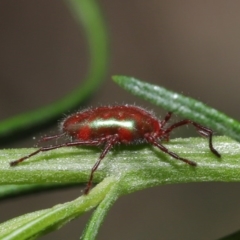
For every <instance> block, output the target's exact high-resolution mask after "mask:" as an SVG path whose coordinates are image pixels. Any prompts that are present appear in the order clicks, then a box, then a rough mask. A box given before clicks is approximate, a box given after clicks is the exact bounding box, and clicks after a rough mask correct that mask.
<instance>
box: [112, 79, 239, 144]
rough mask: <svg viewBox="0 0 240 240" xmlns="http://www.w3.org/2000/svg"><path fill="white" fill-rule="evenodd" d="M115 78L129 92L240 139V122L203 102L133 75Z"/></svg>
mask: <svg viewBox="0 0 240 240" xmlns="http://www.w3.org/2000/svg"><path fill="white" fill-rule="evenodd" d="M113 80H114V81H115V82H116V83H118V84H119V85H120V86H122V87H123V88H125V89H126V90H128V91H129V92H131V93H133V94H135V95H137V96H139V97H141V98H143V99H146V100H148V101H150V102H151V103H153V104H155V105H157V106H160V107H162V108H164V109H166V110H168V111H171V112H174V113H176V114H178V115H180V116H182V117H185V118H189V119H191V120H193V121H196V122H198V123H201V124H203V125H205V126H208V127H210V128H212V129H215V130H216V131H217V132H218V133H222V134H224V135H226V136H229V137H232V138H234V139H235V140H237V141H240V123H239V122H238V121H236V120H234V119H232V118H230V117H228V116H226V115H225V114H223V113H221V112H220V111H217V110H215V109H213V108H211V107H209V106H207V105H205V104H204V103H202V102H199V101H196V100H195V99H192V98H189V97H185V96H183V95H181V94H179V93H175V92H172V91H169V90H167V89H165V88H163V87H159V86H156V85H152V84H149V83H145V82H142V81H139V80H137V79H135V78H133V77H126V76H114V77H113Z"/></svg>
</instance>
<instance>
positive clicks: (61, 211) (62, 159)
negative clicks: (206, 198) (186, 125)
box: [0, 137, 240, 239]
mask: <svg viewBox="0 0 240 240" xmlns="http://www.w3.org/2000/svg"><path fill="white" fill-rule="evenodd" d="M164 145H165V146H166V147H167V148H169V149H170V150H171V151H173V152H175V153H177V154H179V155H180V156H182V157H185V158H188V159H190V160H193V161H196V162H197V164H198V166H197V167H191V166H189V165H187V164H185V163H183V162H181V161H178V160H176V159H173V158H171V157H170V156H169V155H167V154H165V153H163V152H161V151H159V150H158V149H156V148H153V147H149V146H146V145H143V146H126V147H125V146H120V147H118V148H117V149H116V150H115V151H111V152H110V153H109V154H108V155H107V156H106V158H105V159H104V161H103V162H102V163H101V165H100V167H99V169H98V170H97V171H96V173H95V175H94V182H95V183H99V184H97V186H96V187H94V189H92V190H91V191H90V193H89V195H88V196H82V197H80V198H79V199H85V202H81V201H82V200H79V199H77V200H74V201H72V202H69V203H65V204H62V205H57V206H55V207H53V208H51V209H47V210H42V211H38V212H36V213H32V214H29V215H28V214H27V215H24V216H21V217H19V218H16V219H13V220H10V221H8V222H6V223H3V224H1V225H0V233H2V235H0V238H1V239H25V238H26V236H27V237H32V236H38V235H39V236H40V235H42V234H45V233H47V232H49V231H52V230H54V229H56V228H58V227H60V226H62V225H63V224H65V223H66V222H68V221H69V220H71V219H73V218H76V217H78V216H79V215H80V214H82V213H83V212H86V211H88V210H90V209H91V208H92V207H95V206H97V205H98V204H100V205H99V207H98V208H97V209H96V211H95V212H94V214H93V217H92V220H91V221H90V222H89V224H88V227H87V228H86V230H85V232H84V235H83V237H84V239H94V237H95V236H96V234H97V231H98V229H99V227H100V224H101V223H102V220H103V218H104V216H105V215H106V212H107V211H108V210H109V208H110V206H111V205H112V204H113V202H114V201H115V200H116V199H117V198H118V197H119V196H121V195H124V194H129V193H131V192H135V191H138V190H142V189H145V188H149V187H154V186H159V185H161V184H171V183H186V182H213V181H221V182H235V181H240V174H239V172H240V163H239V158H240V148H239V143H237V142H235V141H234V140H231V139H229V138H227V137H215V138H214V146H215V148H216V149H217V150H218V151H219V152H220V153H221V154H222V158H221V159H219V158H217V157H215V156H214V155H213V154H212V153H211V152H210V150H209V149H208V142H207V141H206V139H202V138H188V139H174V140H171V141H170V142H168V143H164ZM32 151H33V149H12V150H1V151H0V155H1V159H0V184H45V183H48V184H51V183H77V182H79V183H85V182H87V181H88V179H89V174H90V171H91V168H92V166H93V165H94V163H95V162H96V160H97V158H98V157H99V151H97V150H96V149H95V148H72V147H69V148H60V149H56V150H54V151H50V152H45V153H41V154H39V155H36V156H34V157H32V158H31V159H28V160H26V161H25V162H22V163H21V164H19V165H18V166H16V167H10V166H9V162H10V161H11V160H14V159H18V158H19V157H21V156H24V155H26V154H29V153H30V152H32ZM107 176H108V177H107ZM96 191H97V192H98V191H100V193H99V194H100V195H95V194H96ZM97 196H98V197H97ZM89 201H93V202H89ZM89 206H91V207H89ZM13 222H14V223H15V225H14V224H13ZM1 229H3V231H1ZM4 229H5V230H4ZM6 231H7V232H6ZM5 236H6V238H5ZM19 236H20V237H22V238H20V237H19ZM24 237H25V238H24ZM88 237H89V238H88Z"/></svg>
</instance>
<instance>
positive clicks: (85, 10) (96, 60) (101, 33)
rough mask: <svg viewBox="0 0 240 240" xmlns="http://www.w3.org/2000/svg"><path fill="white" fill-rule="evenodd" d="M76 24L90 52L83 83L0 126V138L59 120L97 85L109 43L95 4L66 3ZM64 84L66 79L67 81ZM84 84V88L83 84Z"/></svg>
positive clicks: (78, 0) (82, 1) (77, 0)
mask: <svg viewBox="0 0 240 240" xmlns="http://www.w3.org/2000/svg"><path fill="white" fill-rule="evenodd" d="M67 3H68V4H69V6H70V8H71V10H72V12H73V14H74V16H75V18H76V20H77V22H78V23H79V24H80V25H81V26H83V27H84V28H85V33H86V37H87V40H88V43H89V50H90V59H91V61H90V66H89V71H88V74H87V76H86V78H85V80H84V81H81V84H80V85H79V87H77V88H76V89H75V90H74V91H73V92H71V93H70V94H68V95H67V96H66V97H64V98H63V99H60V100H58V101H57V102H55V103H52V104H50V105H48V106H44V107H42V108H39V109H36V110H33V111H32V112H28V113H23V114H20V115H18V116H14V117H12V118H9V119H6V120H4V121H2V122H0V136H5V135H8V134H10V133H12V132H15V131H16V130H19V131H20V130H21V131H24V129H26V128H30V127H33V126H36V125H38V124H41V123H42V122H47V121H49V120H50V119H53V118H56V117H58V116H61V115H62V114H63V113H64V112H68V111H69V109H73V108H74V107H76V106H78V105H79V103H81V102H83V101H85V100H86V99H87V98H88V97H89V96H90V95H91V94H92V93H93V92H94V91H95V90H96V88H97V87H98V86H99V85H100V83H101V82H102V80H103V79H104V75H105V74H106V70H107V65H108V40H107V33H106V27H105V23H104V21H103V17H102V14H101V12H100V10H99V8H98V5H97V2H96V1H95V0H88V1H85V0H68V1H67ZM66 81H67V79H66ZM82 82H83V84H82Z"/></svg>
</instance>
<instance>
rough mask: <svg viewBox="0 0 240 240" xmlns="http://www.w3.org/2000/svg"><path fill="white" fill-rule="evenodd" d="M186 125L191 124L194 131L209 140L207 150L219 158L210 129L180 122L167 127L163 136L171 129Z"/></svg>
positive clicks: (183, 121) (187, 120) (193, 123)
mask: <svg viewBox="0 0 240 240" xmlns="http://www.w3.org/2000/svg"><path fill="white" fill-rule="evenodd" d="M187 124H192V125H193V126H194V127H195V128H196V130H197V131H198V132H199V134H201V135H202V136H204V137H208V139H209V148H210V150H211V152H212V153H213V154H215V155H216V156H217V157H221V155H220V153H219V152H218V151H217V150H216V149H215V148H214V147H213V143H212V137H213V131H212V130H211V129H210V128H207V127H204V126H202V125H200V124H198V123H196V122H193V121H191V120H189V119H185V120H182V121H180V122H177V123H174V124H173V125H171V126H170V127H168V128H167V129H166V130H165V134H167V135H168V134H169V133H170V132H171V131H172V130H173V129H175V128H178V127H181V126H184V125H187Z"/></svg>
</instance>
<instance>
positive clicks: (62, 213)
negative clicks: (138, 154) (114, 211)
mask: <svg viewBox="0 0 240 240" xmlns="http://www.w3.org/2000/svg"><path fill="white" fill-rule="evenodd" d="M115 181H116V180H115V179H114V178H113V177H108V178H105V179H104V181H102V182H101V183H100V184H99V185H98V186H97V187H96V188H94V189H93V190H92V191H91V192H90V193H89V194H88V195H87V196H85V195H84V196H81V197H79V198H77V199H76V200H74V201H71V202H67V203H63V204H58V205H56V206H54V207H53V208H50V209H45V210H41V211H37V212H34V213H30V214H26V215H23V216H20V217H17V218H14V219H12V220H9V221H7V222H5V223H3V224H0V238H1V239H3V240H7V239H11V240H13V239H29V238H32V237H34V238H36V237H39V236H42V235H44V234H45V233H48V232H49V231H53V230H54V229H56V228H59V227H61V226H62V225H64V224H65V223H67V222H69V221H70V220H72V219H74V218H77V217H79V216H80V215H81V214H83V213H84V212H86V211H89V210H91V209H92V208H94V207H96V206H97V205H98V204H99V203H100V202H101V201H102V199H104V197H105V195H106V194H107V192H108V191H109V189H110V188H111V186H112V184H113V183H114V182H115Z"/></svg>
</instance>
